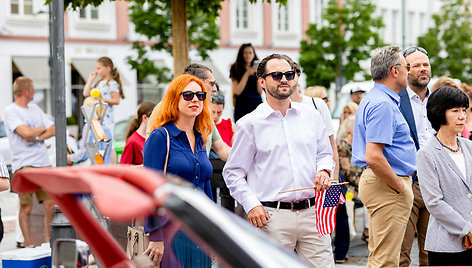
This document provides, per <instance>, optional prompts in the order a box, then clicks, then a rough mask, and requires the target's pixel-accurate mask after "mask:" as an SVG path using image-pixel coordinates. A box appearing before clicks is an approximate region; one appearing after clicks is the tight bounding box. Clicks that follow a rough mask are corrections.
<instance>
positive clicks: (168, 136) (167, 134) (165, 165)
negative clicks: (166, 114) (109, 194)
mask: <svg viewBox="0 0 472 268" xmlns="http://www.w3.org/2000/svg"><path fill="white" fill-rule="evenodd" d="M164 130H165V131H166V136H167V152H166V162H165V163H164V174H166V173H167V162H169V151H170V135H169V131H167V128H164ZM131 226H133V227H135V226H136V219H133V221H132V222H131Z"/></svg>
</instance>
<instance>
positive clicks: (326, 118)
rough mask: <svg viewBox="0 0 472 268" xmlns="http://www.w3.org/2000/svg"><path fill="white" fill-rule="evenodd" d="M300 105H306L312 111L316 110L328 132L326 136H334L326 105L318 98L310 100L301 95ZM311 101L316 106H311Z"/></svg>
mask: <svg viewBox="0 0 472 268" xmlns="http://www.w3.org/2000/svg"><path fill="white" fill-rule="evenodd" d="M302 97H303V99H302V103H305V104H308V105H310V106H311V107H313V108H314V109H316V110H318V112H320V114H321V118H323V122H324V124H325V126H326V132H328V136H331V135H334V133H335V131H334V127H333V119H332V118H331V114H330V112H329V109H328V105H326V102H325V101H324V100H323V99H320V98H310V97H308V96H305V95H302ZM313 101H314V102H315V104H316V107H315V104H313Z"/></svg>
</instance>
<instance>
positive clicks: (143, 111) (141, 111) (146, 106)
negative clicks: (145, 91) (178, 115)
mask: <svg viewBox="0 0 472 268" xmlns="http://www.w3.org/2000/svg"><path fill="white" fill-rule="evenodd" d="M154 107H156V104H155V103H154V102H150V101H145V102H143V103H141V104H140V105H139V106H138V112H137V117H136V118H134V119H133V120H132V121H131V123H130V124H129V126H128V129H127V130H126V139H128V138H129V137H130V136H131V135H132V134H133V133H134V132H135V131H136V130H137V129H138V128H139V126H140V125H141V123H142V121H143V115H147V117H150V116H151V113H152V110H154Z"/></svg>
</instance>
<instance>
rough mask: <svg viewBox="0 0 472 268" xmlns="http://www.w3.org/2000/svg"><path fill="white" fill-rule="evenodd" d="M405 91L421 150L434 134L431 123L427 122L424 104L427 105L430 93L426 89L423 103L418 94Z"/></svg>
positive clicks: (408, 88)
mask: <svg viewBox="0 0 472 268" xmlns="http://www.w3.org/2000/svg"><path fill="white" fill-rule="evenodd" d="M406 90H407V92H408V97H409V98H410V103H411V109H412V111H413V116H414V117H415V125H416V133H417V134H418V142H419V144H420V148H421V147H423V146H424V145H425V144H426V142H427V141H428V140H429V139H430V138H431V137H433V135H434V133H436V131H435V130H434V128H433V127H432V126H431V122H429V120H428V116H427V112H426V104H427V103H428V98H429V96H430V95H431V91H430V90H429V89H428V95H427V96H426V98H424V100H423V101H421V99H420V97H419V96H418V94H416V93H415V92H414V91H413V90H412V89H411V88H410V87H407V88H406Z"/></svg>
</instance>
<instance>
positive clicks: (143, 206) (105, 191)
mask: <svg viewBox="0 0 472 268" xmlns="http://www.w3.org/2000/svg"><path fill="white" fill-rule="evenodd" d="M164 183H166V180H165V178H164V177H163V176H161V175H160V174H159V173H156V172H154V171H151V170H148V169H145V168H136V167H131V166H94V167H86V168H84V167H80V168H76V167H64V168H31V169H24V170H21V171H18V172H16V173H15V177H14V179H13V183H12V189H13V190H14V191H15V192H18V193H28V192H32V191H35V190H38V189H40V188H43V189H44V190H45V191H46V192H48V194H49V195H50V196H51V198H52V199H53V200H54V201H55V202H56V204H57V205H58V206H59V208H60V209H61V211H62V212H63V213H64V215H65V216H66V217H67V218H68V219H69V221H70V223H71V224H72V226H73V227H74V228H75V230H76V231H77V233H78V234H79V235H80V237H81V238H82V239H84V240H85V241H86V242H87V243H88V245H89V247H90V249H91V250H92V251H93V252H94V254H95V255H96V257H97V258H98V259H99V260H100V262H101V263H102V265H104V267H135V265H134V263H133V262H132V261H130V260H129V259H128V258H127V256H126V254H125V253H124V252H123V250H122V249H121V247H120V246H119V245H118V243H117V242H116V241H115V240H114V239H113V237H112V236H111V235H110V234H109V233H108V232H107V231H106V230H105V229H104V228H103V227H102V226H101V225H100V224H99V223H98V221H97V220H96V219H95V218H94V217H93V216H92V214H91V213H90V212H89V211H88V209H86V208H85V207H84V206H83V205H82V203H81V202H80V200H79V199H78V198H77V197H76V194H80V193H83V194H92V195H93V196H94V201H95V204H96V206H97V208H98V209H99V211H100V212H101V213H102V215H103V216H107V217H110V218H111V219H114V220H122V221H124V220H131V219H133V218H138V217H144V216H146V215H149V214H150V213H151V212H153V211H154V210H155V209H156V206H157V205H158V204H156V201H155V199H154V197H153V193H154V191H155V190H156V189H157V188H158V187H159V186H161V185H163V184H164ZM103 185H106V188H104V187H103Z"/></svg>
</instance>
